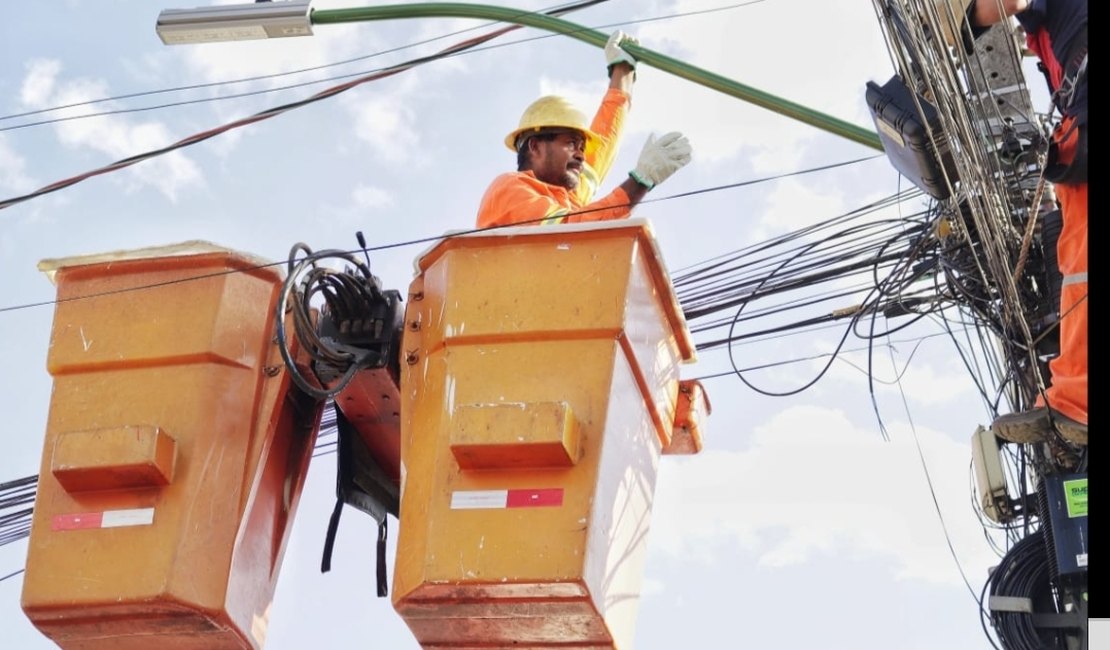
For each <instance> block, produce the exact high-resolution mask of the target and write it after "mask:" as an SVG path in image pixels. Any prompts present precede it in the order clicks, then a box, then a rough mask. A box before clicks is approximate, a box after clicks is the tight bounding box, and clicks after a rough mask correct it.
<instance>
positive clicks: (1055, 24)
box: [965, 0, 1087, 445]
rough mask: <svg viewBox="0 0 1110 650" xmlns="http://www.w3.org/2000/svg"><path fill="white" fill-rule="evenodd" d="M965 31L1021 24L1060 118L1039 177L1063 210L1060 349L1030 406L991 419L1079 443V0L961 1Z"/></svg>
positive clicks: (1083, 178) (1082, 352)
mask: <svg viewBox="0 0 1110 650" xmlns="http://www.w3.org/2000/svg"><path fill="white" fill-rule="evenodd" d="M965 1H966V2H971V3H972V4H971V6H970V7H969V8H968V11H967V17H968V18H969V20H970V22H971V27H972V31H973V32H976V31H977V29H976V28H980V29H985V28H986V27H989V26H990V25H993V24H994V23H997V22H998V21H1000V20H1002V19H1003V18H1005V17H1008V16H1014V17H1015V18H1017V20H1018V22H1019V23H1021V25H1022V27H1024V28H1025V33H1026V40H1027V44H1028V47H1029V49H1030V50H1031V51H1032V52H1033V53H1034V54H1036V55H1037V58H1038V59H1040V63H1041V69H1042V70H1044V71H1045V74H1046V76H1047V78H1048V86H1049V90H1050V91H1051V92H1052V97H1053V102H1054V103H1055V105H1056V108H1057V109H1058V110H1059V111H1060V114H1061V116H1062V117H1061V119H1060V122H1059V124H1057V126H1056V129H1055V131H1054V132H1053V134H1052V144H1051V147H1050V150H1049V158H1048V163H1047V164H1046V165H1045V178H1046V180H1048V181H1052V182H1053V183H1054V186H1055V190H1056V198H1057V201H1058V202H1059V203H1060V210H1061V212H1062V214H1063V217H1064V227H1063V231H1062V232H1061V233H1060V239H1059V241H1058V242H1057V245H1056V250H1057V258H1058V263H1059V267H1060V273H1061V274H1062V275H1063V278H1064V280H1063V287H1062V290H1061V298H1060V321H1059V322H1060V354H1059V356H1057V357H1056V358H1055V359H1053V360H1052V361H1051V362H1050V363H1049V371H1050V374H1051V382H1050V385H1049V386H1048V389H1047V390H1046V391H1045V393H1044V398H1042V399H1038V401H1037V407H1036V408H1034V409H1032V410H1030V411H1025V412H1022V413H1009V414H1006V415H1002V416H1000V417H999V418H997V419H996V420H995V421H994V423H993V424H992V425H991V428H992V429H993V430H994V432H995V434H997V435H998V436H1000V437H1002V438H1004V439H1007V440H1011V441H1014V442H1020V443H1026V442H1037V441H1041V440H1046V439H1048V437H1049V436H1051V435H1052V431H1053V429H1055V430H1056V431H1057V432H1058V433H1059V434H1060V435H1061V436H1062V437H1063V438H1064V439H1066V440H1068V441H1070V442H1072V443H1075V444H1078V445H1086V444H1087V0H965ZM1044 399H1047V402H1048V403H1047V405H1046V404H1045V403H1044Z"/></svg>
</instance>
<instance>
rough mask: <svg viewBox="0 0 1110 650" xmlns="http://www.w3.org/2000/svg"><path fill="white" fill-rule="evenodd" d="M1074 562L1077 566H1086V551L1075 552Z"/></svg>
mask: <svg viewBox="0 0 1110 650" xmlns="http://www.w3.org/2000/svg"><path fill="white" fill-rule="evenodd" d="M1075 564H1076V565H1077V566H1087V554H1086V553H1076V555H1075Z"/></svg>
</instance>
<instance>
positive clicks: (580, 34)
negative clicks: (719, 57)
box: [310, 2, 883, 151]
mask: <svg viewBox="0 0 1110 650" xmlns="http://www.w3.org/2000/svg"><path fill="white" fill-rule="evenodd" d="M432 17H436V18H481V19H486V20H495V21H499V22H506V23H514V24H517V25H524V26H526V27H534V28H536V29H542V30H545V31H549V32H555V33H557V34H563V35H565V36H570V37H571V38H575V39H578V40H580V41H582V42H584V43H588V44H590V45H593V46H594V47H599V48H603V47H605V43H606V41H607V40H608V36H607V35H606V34H603V33H601V32H599V31H597V30H594V29H590V28H588V27H582V26H581V25H577V24H575V23H572V22H570V21H567V20H563V19H562V18H556V17H554V16H548V15H546V14H541V13H534V12H525V11H521V10H520V9H513V8H511V7H497V6H491V5H478V4H463V3H458V2H426V3H415V4H406V5H382V6H376V7H358V8H351V9H314V10H312V12H311V14H310V20H311V22H312V24H314V25H325V24H338V23H355V22H366V21H374V20H393V19H398V18H432ZM621 47H622V48H624V49H625V50H627V51H628V53H629V54H631V55H632V56H634V57H636V60H637V61H639V62H640V63H642V64H647V65H650V66H651V67H653V68H657V69H659V70H662V71H664V72H668V73H670V74H673V75H675V76H677V77H681V78H682V79H686V80H687V81H692V82H694V83H696V84H698V85H701V86H705V87H706V88H711V89H713V90H716V91H719V92H722V93H724V94H726V95H729V96H731V97H736V98H737V99H742V100H744V101H746V102H749V103H751V104H755V105H756V106H760V107H762V108H766V109H768V110H770V111H774V112H775V113H778V114H780V115H785V116H786V117H790V118H793V119H795V120H798V121H800V122H803V123H805V124H809V125H810V126H813V127H816V128H818V129H821V130H823V131H828V132H830V133H834V134H836V135H839V136H842V137H845V138H848V139H849V140H852V141H853V142H857V143H859V144H862V145H865V146H868V147H871V148H872V149H877V150H879V151H883V146H882V142H881V141H880V140H879V136H878V135H876V134H875V133H874V132H873V131H868V130H867V129H864V128H862V127H859V126H857V125H855V124H852V123H850V122H845V121H844V120H840V119H838V118H835V117H832V116H829V115H826V114H824V113H821V112H819V111H815V110H813V109H811V108H807V107H805V106H802V105H800V104H796V103H794V102H791V101H789V100H786V99H782V98H781V97H776V96H774V95H771V94H769V93H766V92H763V91H761V90H758V89H755V88H752V87H751V86H746V85H744V84H742V83H739V82H737V81H734V80H732V79H729V78H727V77H723V76H721V75H719V74H716V73H713V72H710V71H708V70H703V69H701V68H698V67H696V66H692V65H689V64H687V63H683V62H682V61H679V60H678V59H674V58H672V57H669V56H667V55H665V54H660V53H658V52H655V51H652V50H649V49H647V48H645V47H641V46H639V45H634V44H631V43H626V44H623V45H621Z"/></svg>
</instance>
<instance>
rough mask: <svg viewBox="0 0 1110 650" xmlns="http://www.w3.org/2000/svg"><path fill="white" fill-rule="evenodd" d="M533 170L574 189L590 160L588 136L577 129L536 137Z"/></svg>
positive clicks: (553, 182) (531, 143)
mask: <svg viewBox="0 0 1110 650" xmlns="http://www.w3.org/2000/svg"><path fill="white" fill-rule="evenodd" d="M528 146H529V147H530V148H531V153H532V173H534V174H535V175H536V178H538V179H540V180H541V181H543V182H545V183H549V184H551V185H558V186H560V187H565V188H566V189H568V190H574V189H575V188H576V187H578V180H579V175H580V174H581V173H582V165H583V163H584V162H585V160H586V157H585V151H586V138H585V136H583V135H582V134H581V133H579V132H577V131H561V132H558V133H556V134H555V135H554V137H552V138H550V139H548V138H532V139H531V140H530V141H529V142H528Z"/></svg>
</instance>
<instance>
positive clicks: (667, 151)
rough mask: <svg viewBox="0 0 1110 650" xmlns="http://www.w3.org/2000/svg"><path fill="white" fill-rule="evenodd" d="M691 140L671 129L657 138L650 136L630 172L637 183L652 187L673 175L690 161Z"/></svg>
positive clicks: (653, 135)
mask: <svg viewBox="0 0 1110 650" xmlns="http://www.w3.org/2000/svg"><path fill="white" fill-rule="evenodd" d="M692 151H693V150H692V149H691V148H690V141H689V140H687V139H686V136H684V135H682V134H681V133H679V132H678V131H671V132H670V133H667V134H665V135H662V136H660V137H659V139H658V140H656V139H655V134H652V135H650V136H648V139H647V142H645V143H644V148H643V150H642V151H640V159H639V161H637V163H636V168H635V169H633V170H632V171H630V172H629V173H628V175H629V176H631V177H632V178H633V179H635V181H636V182H637V183H639V184H640V185H643V186H644V187H646V188H648V189H651V188H653V187H655V186H656V185H658V184H660V183H662V182H663V181H665V180H667V179H668V178H670V177H671V174H673V173H675V172H676V171H678V170H679V169H681V168H682V167H684V166H685V165H686V163H688V162H690V154H691V153H692Z"/></svg>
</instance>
